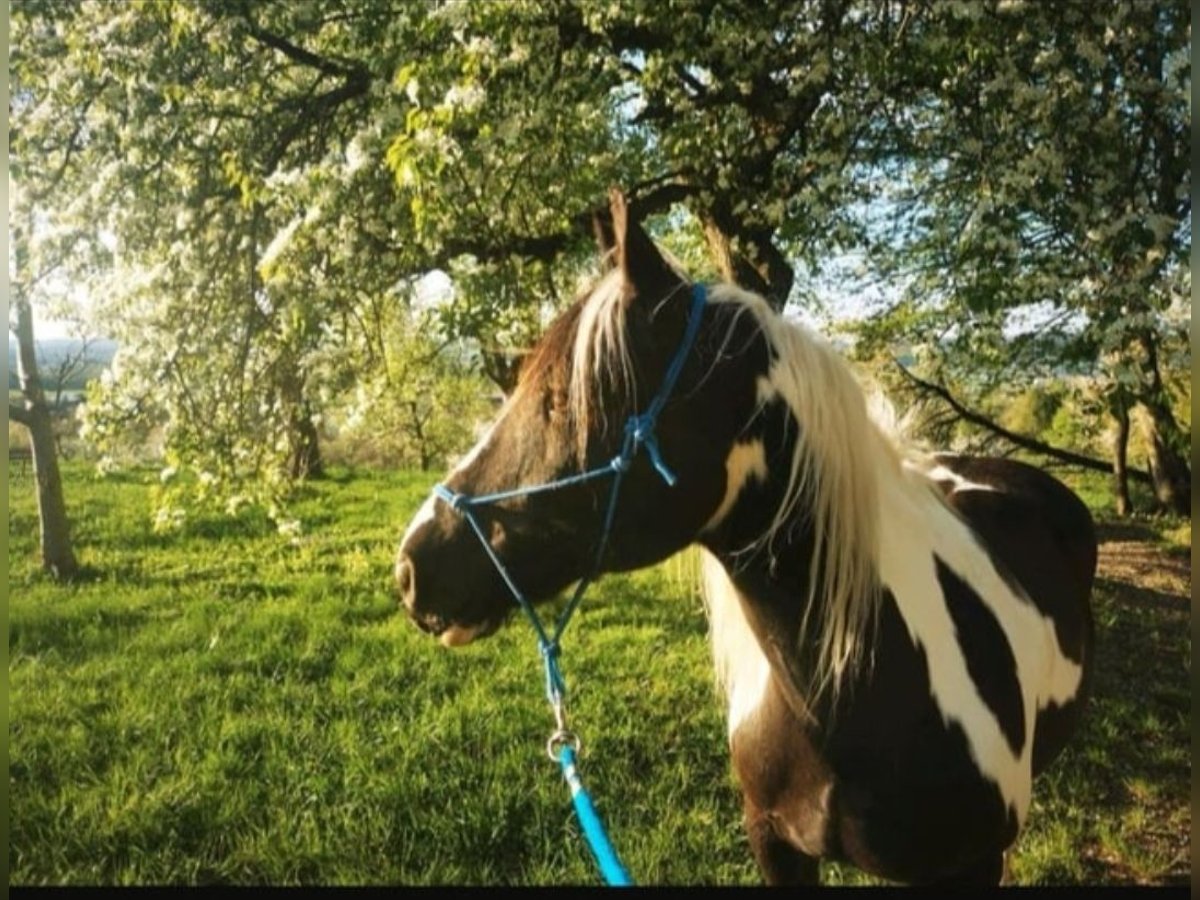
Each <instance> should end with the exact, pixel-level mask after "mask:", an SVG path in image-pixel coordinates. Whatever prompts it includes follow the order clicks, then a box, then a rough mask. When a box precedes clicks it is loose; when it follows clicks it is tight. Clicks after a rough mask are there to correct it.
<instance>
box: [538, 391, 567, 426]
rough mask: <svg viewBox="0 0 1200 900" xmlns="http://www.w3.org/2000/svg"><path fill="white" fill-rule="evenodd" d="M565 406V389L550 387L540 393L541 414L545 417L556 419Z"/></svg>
mask: <svg viewBox="0 0 1200 900" xmlns="http://www.w3.org/2000/svg"><path fill="white" fill-rule="evenodd" d="M566 407H567V395H566V392H565V391H561V390H558V389H557V388H551V389H549V390H547V391H546V392H545V393H544V394H543V395H542V415H543V416H544V417H545V418H546V419H557V418H559V417H560V416H561V415H562V414H563V411H564V410H565V409H566Z"/></svg>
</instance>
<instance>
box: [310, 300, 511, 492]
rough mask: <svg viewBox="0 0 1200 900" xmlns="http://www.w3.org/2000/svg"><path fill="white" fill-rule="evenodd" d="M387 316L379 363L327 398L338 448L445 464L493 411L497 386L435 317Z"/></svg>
mask: <svg viewBox="0 0 1200 900" xmlns="http://www.w3.org/2000/svg"><path fill="white" fill-rule="evenodd" d="M381 315H383V316H384V317H385V319H386V321H380V322H377V326H378V328H379V333H378V335H377V340H376V345H377V348H378V350H377V352H378V353H379V354H380V356H379V359H378V362H377V364H376V365H374V366H372V369H371V374H370V375H369V376H367V377H365V378H359V379H356V380H354V381H353V383H352V385H351V387H349V388H348V390H347V392H346V394H345V395H343V396H342V397H341V398H339V399H337V400H334V401H332V402H331V403H330V404H329V407H330V411H329V413H328V415H327V419H326V421H327V423H328V428H329V430H331V431H333V432H334V433H336V443H335V446H334V447H333V448H332V452H333V454H334V455H335V456H336V457H338V458H340V459H343V460H346V461H349V462H351V463H354V464H357V465H363V464H368V465H374V466H378V467H382V468H389V469H395V468H406V469H408V468H417V469H420V470H421V471H428V470H430V469H434V468H436V469H444V468H445V467H447V466H448V465H449V464H450V463H451V462H452V461H453V459H454V457H456V456H457V455H459V454H461V453H462V452H464V451H465V450H466V449H467V448H468V447H469V446H470V445H471V444H472V443H473V442H474V440H475V437H476V434H477V432H478V430H479V428H480V427H481V426H482V425H483V424H484V422H485V421H486V420H487V419H488V418H490V416H491V414H492V413H493V412H494V410H493V407H492V404H491V403H489V402H488V397H489V393H495V390H494V388H493V390H492V391H491V392H489V390H488V387H487V384H486V382H485V381H484V380H483V379H482V378H480V377H479V376H478V375H475V374H473V373H472V366H471V365H470V363H469V360H468V359H467V358H466V352H465V348H464V347H463V345H462V344H461V343H459V342H452V341H447V340H444V339H443V340H441V341H439V340H437V338H436V335H437V334H438V333H439V332H438V329H437V328H436V327H435V324H434V323H433V322H431V321H430V320H431V319H432V318H433V316H431V315H429V314H428V313H426V314H413V313H408V312H405V311H403V310H395V309H392V310H389V311H387V312H385V311H381ZM418 323H423V324H418ZM352 353H353V354H354V355H357V353H356V352H354V351H352Z"/></svg>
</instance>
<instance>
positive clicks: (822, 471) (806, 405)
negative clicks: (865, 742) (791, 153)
mask: <svg viewBox="0 0 1200 900" xmlns="http://www.w3.org/2000/svg"><path fill="white" fill-rule="evenodd" d="M709 296H710V298H711V300H712V302H715V303H728V304H735V305H736V306H737V307H738V309H739V311H738V314H739V315H750V316H751V317H752V318H753V319H754V321H755V322H756V324H757V326H758V329H759V331H760V333H761V334H762V335H763V337H764V338H765V339H766V340H767V341H768V343H769V344H770V345H771V347H772V348H773V349H774V351H775V359H774V360H773V362H772V364H771V368H770V370H769V372H767V373H764V375H762V376H760V379H759V394H758V401H759V406H760V407H761V406H762V405H765V404H766V403H767V402H769V401H770V400H772V399H774V398H776V397H778V398H780V399H782V400H783V401H784V403H786V404H787V407H788V409H789V410H790V411H791V413H792V416H793V417H794V419H795V421H796V422H797V423H798V424H799V427H800V429H801V433H800V435H799V436H798V439H797V440H796V441H795V445H794V451H793V454H792V459H791V460H790V463H789V469H788V475H787V485H786V487H785V489H784V491H783V494H782V496H781V497H780V498H779V501H778V505H777V506H776V508H775V511H774V514H773V515H772V518H771V521H770V524H769V525H768V526H767V528H766V529H765V530H764V531H763V532H762V533H761V534H760V535H758V536H757V537H756V538H755V539H754V540H753V541H751V542H750V543H749V544H748V545H747V546H746V547H744V548H742V549H741V550H740V551H738V555H739V556H741V555H745V556H747V557H749V556H750V555H752V554H753V553H754V552H756V551H765V552H767V553H768V554H770V555H772V556H773V555H774V554H775V547H776V545H777V544H778V543H779V541H780V539H781V538H786V537H787V536H789V535H790V534H791V533H792V531H793V530H794V529H795V528H796V527H797V526H799V525H801V524H803V525H804V526H807V528H808V530H809V531H810V533H811V535H812V542H813V543H812V551H811V552H812V556H811V558H810V560H809V566H808V570H809V583H808V586H807V595H806V596H805V597H804V598H803V601H804V615H803V618H802V619H801V623H800V630H799V642H800V644H801V645H803V646H806V647H809V648H811V650H812V651H813V652H814V668H813V671H812V674H811V679H810V682H809V684H807V685H805V687H806V689H807V691H808V693H809V697H810V700H812V699H815V698H816V697H817V696H818V695H820V694H821V693H822V692H823V691H824V690H826V689H828V688H831V689H832V690H833V691H834V693H835V695H836V693H837V692H838V690H839V689H840V686H841V684H842V682H843V680H844V676H845V675H846V674H848V673H850V672H851V671H853V670H854V669H855V668H856V667H857V666H858V665H860V664H861V663H863V662H864V661H866V660H868V659H869V649H870V648H869V647H868V646H867V642H866V638H867V636H868V635H869V634H870V633H871V626H872V625H873V623H874V620H875V618H876V616H877V614H878V611H879V606H880V603H881V600H882V590H881V585H880V582H879V574H878V572H879V566H878V560H879V533H878V529H879V511H880V506H881V497H880V484H881V480H882V479H884V478H902V477H904V476H903V473H902V466H903V465H904V463H905V460H906V459H909V460H915V459H916V456H915V454H909V453H908V452H907V448H905V447H903V445H902V442H901V440H900V438H899V434H898V433H897V431H896V430H895V421H894V418H895V417H894V413H893V411H892V409H891V407H890V405H889V404H887V402H886V401H885V400H884V399H883V397H882V395H881V394H879V393H878V392H873V393H872V394H871V395H870V397H868V394H867V393H866V392H864V390H863V387H862V385H861V384H860V383H859V381H858V378H857V377H856V376H855V374H854V372H853V370H852V369H851V368H850V366H849V364H848V363H847V362H846V361H845V359H844V358H843V357H842V356H841V354H839V353H838V352H837V351H836V350H835V349H834V348H833V347H832V346H831V345H830V344H829V343H828V342H827V341H826V340H825V339H824V338H822V337H821V336H820V335H818V334H816V333H814V332H812V331H810V330H809V329H808V328H807V327H805V326H804V325H802V324H801V323H799V322H795V321H791V320H788V319H786V318H784V317H783V316H782V315H780V314H779V313H778V312H776V311H775V310H774V309H773V308H772V307H771V306H770V305H769V304H768V303H767V301H766V300H765V299H763V298H762V297H761V296H759V295H757V294H753V293H750V292H749V291H745V290H742V289H740V288H737V287H734V286H733V285H720V286H718V287H714V288H713V289H712V290H711V291H710V293H709ZM756 411H757V410H756ZM818 613H819V614H818Z"/></svg>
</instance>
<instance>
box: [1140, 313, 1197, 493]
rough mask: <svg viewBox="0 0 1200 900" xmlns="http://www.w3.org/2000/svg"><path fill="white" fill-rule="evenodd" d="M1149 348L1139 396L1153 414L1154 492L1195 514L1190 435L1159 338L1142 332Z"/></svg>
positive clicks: (1143, 342) (1151, 468)
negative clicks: (1179, 417)
mask: <svg viewBox="0 0 1200 900" xmlns="http://www.w3.org/2000/svg"><path fill="white" fill-rule="evenodd" d="M1138 342H1139V343H1140V344H1141V347H1142V350H1143V351H1145V354H1146V356H1145V359H1143V360H1142V361H1141V366H1142V374H1143V376H1144V379H1145V380H1144V381H1143V388H1142V389H1140V390H1139V392H1138V394H1137V400H1138V402H1139V403H1141V405H1142V406H1143V407H1145V409H1146V412H1148V413H1149V414H1150V435H1149V437H1150V476H1151V478H1152V479H1153V480H1154V496H1155V497H1157V498H1158V502H1159V503H1161V504H1162V505H1163V507H1164V508H1165V509H1167V510H1169V511H1171V512H1173V513H1178V514H1179V515H1181V516H1189V517H1190V516H1191V514H1192V470H1191V467H1190V466H1189V465H1188V458H1187V457H1188V453H1189V450H1188V439H1187V436H1186V435H1184V433H1183V430H1182V429H1181V428H1180V427H1179V422H1178V421H1176V419H1175V414H1174V413H1173V412H1171V399H1170V396H1169V395H1168V393H1167V389H1166V386H1165V385H1164V384H1163V380H1162V373H1161V371H1160V370H1159V367H1158V342H1157V341H1156V339H1155V337H1154V335H1153V334H1152V333H1151V332H1148V331H1147V332H1142V333H1141V334H1139V335H1138Z"/></svg>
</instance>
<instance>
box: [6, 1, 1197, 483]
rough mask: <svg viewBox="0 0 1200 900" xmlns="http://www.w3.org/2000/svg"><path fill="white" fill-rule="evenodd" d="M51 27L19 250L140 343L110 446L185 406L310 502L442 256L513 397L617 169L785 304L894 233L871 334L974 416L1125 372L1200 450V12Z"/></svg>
mask: <svg viewBox="0 0 1200 900" xmlns="http://www.w3.org/2000/svg"><path fill="white" fill-rule="evenodd" d="M13 37H14V47H13V54H12V68H11V75H12V80H13V96H14V107H13V124H14V139H13V159H14V168H13V174H14V181H15V183H16V185H17V187H18V189H19V191H18V192H19V203H18V205H17V207H16V209H17V210H18V216H17V219H16V221H18V224H19V225H20V227H21V228H23V229H24V231H22V234H23V235H25V237H23V238H21V240H20V241H18V243H19V244H20V245H21V246H23V247H27V248H28V253H29V254H31V255H32V256H33V257H35V258H37V259H40V260H45V261H47V262H49V263H50V264H51V265H52V266H53V268H54V269H55V270H59V271H61V272H63V273H64V275H63V277H64V278H67V279H69V280H70V281H71V282H73V283H77V284H81V285H86V286H87V288H88V289H89V291H90V292H91V293H92V294H93V295H94V296H98V297H103V299H104V302H103V303H102V304H99V305H98V307H97V310H98V311H97V313H96V317H95V318H96V321H95V322H94V325H95V327H97V328H98V329H99V330H102V331H104V332H106V333H108V334H110V335H111V336H112V337H114V338H116V339H117V340H118V341H119V342H120V343H121V346H122V358H121V360H120V362H119V365H118V366H117V367H116V374H115V375H114V376H113V378H112V380H111V382H110V383H109V384H108V385H106V386H104V387H103V389H101V390H100V391H99V392H98V394H97V395H96V397H95V398H94V399H95V401H96V402H95V403H94V404H90V405H89V408H90V409H94V410H95V416H94V419H95V421H94V426H93V427H94V431H93V433H94V434H95V435H96V437H97V439H98V440H101V441H103V442H112V441H116V440H117V439H118V438H119V433H120V431H121V429H123V428H125V427H127V425H128V424H130V423H131V422H132V421H133V420H134V419H140V420H141V423H142V425H143V427H144V426H145V425H146V424H147V423H155V424H158V425H161V427H162V432H163V435H164V440H165V447H166V452H167V453H169V454H171V455H172V457H173V458H174V459H177V460H178V461H179V463H180V464H182V465H186V466H187V467H189V468H192V469H195V470H196V471H205V472H209V473H211V474H212V475H213V476H214V477H215V478H216V479H217V481H216V484H217V485H218V487H220V488H221V489H222V490H225V491H226V492H227V493H229V492H237V491H244V490H249V489H253V490H261V492H262V493H263V494H264V496H269V497H270V498H271V501H272V502H277V501H278V500H279V499H280V498H281V496H282V494H283V493H284V492H285V490H284V489H285V488H287V487H288V486H289V484H290V483H291V481H292V479H293V478H294V475H295V471H296V466H295V465H294V464H292V463H293V462H294V458H295V456H296V454H297V452H298V447H299V445H300V444H302V443H303V441H302V438H301V437H299V436H302V435H303V434H305V433H311V431H312V426H313V424H314V422H315V421H316V420H317V419H319V418H320V417H321V415H322V414H323V413H328V412H330V410H329V409H326V408H325V406H326V404H328V403H330V402H332V401H333V400H334V398H337V397H340V396H343V394H344V392H345V390H347V388H348V385H347V381H348V380H349V381H354V382H358V383H359V384H358V386H359V387H361V388H362V389H363V390H364V392H366V393H368V394H370V393H372V390H373V389H372V387H371V385H378V384H380V383H381V382H382V381H383V380H386V379H385V377H384V375H383V374H382V373H381V372H380V370H378V369H377V368H375V367H376V366H378V365H379V364H380V359H381V356H380V355H379V354H378V353H377V354H375V355H374V356H369V355H368V356H362V355H358V356H355V355H354V354H353V353H352V352H351V351H352V350H354V349H355V348H359V349H361V348H364V347H366V346H368V345H369V337H364V336H363V334H361V333H360V332H362V330H363V329H364V328H367V329H369V328H370V327H371V326H370V317H371V316H372V315H373V314H374V311H375V310H377V309H378V308H379V307H380V306H381V305H383V306H396V307H399V306H404V305H406V304H407V303H408V302H409V298H410V297H411V293H412V291H413V290H414V287H415V285H417V284H418V283H419V281H420V279H421V278H423V277H424V276H425V275H426V274H427V273H429V272H431V271H436V270H441V271H442V272H445V273H448V275H449V276H450V277H451V279H452V280H453V283H454V286H455V290H454V291H453V292H452V294H451V295H450V296H449V298H448V299H447V300H446V301H445V302H444V303H442V304H441V305H440V306H439V307H438V309H437V310H436V313H435V315H436V319H437V323H438V327H439V329H440V333H441V334H442V335H443V336H444V337H446V338H449V339H469V340H471V341H473V342H475V345H476V348H477V350H478V356H476V357H474V358H475V359H476V360H477V361H478V364H479V366H480V368H481V369H483V371H484V372H485V373H487V374H489V375H491V376H492V377H493V378H495V379H496V380H498V381H504V380H505V377H506V375H507V374H510V373H509V370H508V368H507V367H506V365H505V364H504V361H505V360H506V359H507V356H506V354H508V353H509V351H511V350H512V349H514V348H518V349H519V348H522V347H526V346H527V345H528V343H529V341H530V339H531V337H532V336H533V335H534V334H535V333H536V332H537V331H538V330H539V329H540V328H541V326H542V325H543V324H544V323H545V321H546V319H547V317H548V316H549V315H550V314H551V313H552V312H553V311H554V310H556V309H558V308H560V306H561V304H562V302H563V300H564V299H565V298H568V297H570V296H571V295H572V293H573V291H574V288H575V286H576V285H577V283H578V281H579V279H580V277H581V275H585V274H586V273H587V272H588V271H589V261H590V258H591V249H590V243H591V242H590V228H591V215H592V211H593V210H594V209H596V208H597V207H598V206H600V205H601V203H602V200H603V197H604V193H605V191H606V189H607V187H608V186H609V185H610V184H613V183H619V184H622V185H624V186H625V187H626V188H628V189H629V191H630V193H631V197H632V208H633V210H634V212H635V214H637V215H639V216H647V215H649V216H659V218H658V219H657V220H656V222H655V225H656V227H657V228H658V229H659V230H658V234H659V236H661V237H663V238H664V239H665V240H666V241H667V242H668V244H670V245H672V246H676V247H679V248H682V249H683V251H684V255H685V256H686V257H687V258H688V261H689V263H701V262H702V263H703V265H702V266H699V267H698V269H697V270H698V271H706V272H709V273H715V274H719V275H721V276H723V277H726V278H731V279H734V280H737V281H739V282H740V283H742V284H743V285H744V286H747V287H750V288H752V289H755V290H759V291H761V292H763V293H765V294H767V295H768V296H769V297H770V298H771V299H772V300H773V302H775V303H776V304H777V305H779V306H782V305H783V304H784V302H785V301H786V300H787V299H788V298H789V297H791V298H793V299H800V300H804V301H805V302H808V301H809V300H810V299H811V296H812V293H813V290H812V289H813V284H814V279H817V278H819V277H820V273H821V272H822V271H823V270H824V269H827V268H830V269H832V270H837V271H838V273H839V274H840V273H841V271H842V270H841V269H839V267H838V266H837V265H833V264H834V263H836V261H837V260H838V258H839V255H840V254H842V253H844V252H845V251H848V250H856V251H860V252H861V251H866V252H865V255H864V256H863V259H864V265H865V270H866V277H867V278H868V279H869V280H871V281H873V282H874V283H875V284H876V285H878V284H880V283H884V284H886V285H889V286H891V287H893V288H896V287H898V288H900V289H901V290H902V296H901V298H900V300H899V302H897V303H895V304H893V305H892V307H891V308H890V309H889V310H888V311H887V313H886V315H881V316H878V317H875V318H874V319H873V320H872V321H870V322H868V323H865V324H864V326H863V328H862V329H861V334H860V338H861V340H860V346H861V348H862V349H863V351H864V353H866V354H868V355H869V354H872V353H876V352H879V351H881V350H882V349H885V348H891V347H894V346H895V345H897V344H901V345H904V346H907V347H916V348H918V351H919V355H921V356H922V358H923V364H924V365H926V366H928V368H927V371H928V372H930V373H931V374H936V375H938V376H939V377H942V378H943V379H944V380H946V381H947V382H948V383H950V384H951V385H952V386H953V387H954V388H955V390H956V391H958V392H960V393H962V394H963V396H964V399H965V400H967V401H968V402H974V401H979V402H982V401H983V400H984V399H985V398H986V397H987V396H988V394H989V392H991V391H992V390H994V389H997V388H998V387H1000V386H1006V385H1012V384H1016V383H1022V384H1029V383H1030V382H1031V380H1032V379H1036V378H1040V377H1045V376H1059V375H1062V374H1064V373H1071V372H1075V373H1080V374H1086V375H1087V376H1089V377H1093V378H1099V379H1102V382H1103V384H1102V389H1103V391H1104V392H1105V393H1106V395H1107V396H1109V397H1110V398H1111V397H1113V396H1116V395H1117V394H1118V393H1122V392H1125V393H1129V394H1130V395H1131V396H1132V397H1133V399H1134V401H1135V402H1138V403H1141V404H1142V405H1143V406H1144V407H1145V408H1146V409H1147V410H1149V411H1150V412H1151V414H1152V418H1153V420H1154V427H1155V429H1156V431H1157V433H1158V435H1159V437H1160V438H1161V441H1160V443H1162V445H1163V447H1164V448H1165V450H1166V451H1169V452H1171V453H1174V454H1175V455H1176V457H1177V459H1180V460H1182V459H1184V458H1185V457H1186V453H1185V451H1186V445H1187V433H1186V431H1185V430H1184V429H1182V428H1180V427H1178V422H1177V421H1176V418H1177V417H1178V412H1177V411H1175V410H1174V409H1173V407H1172V405H1171V402H1170V399H1171V398H1170V393H1171V391H1170V386H1169V383H1170V382H1171V380H1172V378H1173V377H1176V376H1177V374H1178V373H1181V372H1186V371H1188V369H1189V367H1190V356H1189V352H1190V351H1189V347H1188V343H1187V341H1186V339H1185V337H1184V330H1185V329H1184V328H1183V325H1184V324H1185V323H1186V322H1187V321H1188V319H1189V315H1190V306H1189V301H1188V292H1189V290H1190V272H1189V271H1188V267H1187V265H1186V262H1185V260H1186V259H1187V255H1188V250H1189V248H1190V237H1189V233H1190V197H1189V191H1190V168H1189V166H1188V164H1187V159H1188V152H1187V151H1188V148H1189V146H1190V108H1189V106H1188V102H1187V92H1186V87H1187V84H1188V81H1189V78H1190V62H1189V60H1188V57H1187V47H1188V46H1189V41H1190V17H1189V13H1188V10H1187V9H1186V7H1184V5H1183V4H1182V2H1181V0H1173V2H1171V3H1164V4H1094V3H1090V2H1082V0H1072V2H1067V3H1055V4H1034V3H1025V2H1021V0H995V2H990V0H989V2H978V3H963V2H948V3H929V2H899V0H888V2H882V3H868V2H863V0H833V2H829V0H788V2H780V3H771V4H745V3H742V2H734V0H669V2H666V0H663V2H645V0H637V2H629V3H614V2H603V0H570V2H568V0H562V2H556V3H544V2H540V0H511V2H506V3H466V2H450V0H447V2H431V3H408V4H401V5H399V6H396V5H394V4H389V3H385V2H382V0H336V2H332V3H323V4H318V3H307V2H306V3H299V2H297V3H275V4H253V3H249V2H237V0H230V2H223V3H211V4H207V3H206V4H202V3H197V2H193V0H170V2H153V3H150V2H130V3H125V4H111V3H102V2H89V0H74V2H49V0H21V2H19V3H17V4H16V5H15V7H14V25H13ZM35 268H36V267H35ZM797 270H799V272H800V274H801V276H802V277H801V279H800V283H799V284H797V283H796V282H797V278H796V275H797ZM62 285H63V282H62V281H60V280H55V279H48V280H45V281H43V282H41V283H40V285H39V291H38V294H37V296H38V302H39V303H43V304H46V303H49V302H50V300H51V298H53V297H58V298H59V299H60V300H61V297H62V296H63V295H64V289H63V286H62ZM925 357H927V358H925ZM331 360H336V363H337V364H336V365H332V364H331V362H330V361H331ZM1156 447H1157V445H1156ZM256 485H257V486H256Z"/></svg>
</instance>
